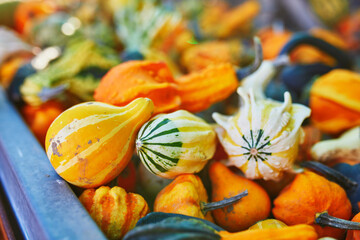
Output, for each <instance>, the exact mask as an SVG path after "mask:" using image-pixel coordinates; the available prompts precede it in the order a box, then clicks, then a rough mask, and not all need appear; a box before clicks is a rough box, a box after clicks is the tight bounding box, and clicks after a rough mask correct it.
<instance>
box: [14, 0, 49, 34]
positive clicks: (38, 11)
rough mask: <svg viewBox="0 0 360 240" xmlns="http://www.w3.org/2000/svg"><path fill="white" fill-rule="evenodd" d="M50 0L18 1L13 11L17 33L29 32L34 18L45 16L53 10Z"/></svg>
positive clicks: (34, 20)
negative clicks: (47, 0)
mask: <svg viewBox="0 0 360 240" xmlns="http://www.w3.org/2000/svg"><path fill="white" fill-rule="evenodd" d="M55 10H56V9H55V7H54V5H53V4H51V2H46V1H26V2H20V3H19V4H18V6H17V7H16V10H15V13H14V21H15V29H16V31H18V32H19V33H22V34H24V35H25V36H27V34H28V33H29V32H30V28H31V25H32V24H33V23H34V22H36V20H38V19H40V18H42V17H46V16H48V15H50V14H52V13H53V12H54V11H55Z"/></svg>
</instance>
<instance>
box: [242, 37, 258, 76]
mask: <svg viewBox="0 0 360 240" xmlns="http://www.w3.org/2000/svg"><path fill="white" fill-rule="evenodd" d="M254 44H255V60H254V62H253V64H251V65H250V66H248V67H245V68H241V69H238V70H236V77H237V79H238V80H239V81H240V80H242V79H243V78H245V77H247V76H249V75H250V74H252V73H253V72H255V71H256V70H257V69H258V68H259V67H260V65H261V63H262V61H263V50H262V47H261V42H260V39H259V38H258V37H254Z"/></svg>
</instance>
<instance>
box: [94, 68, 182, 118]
mask: <svg viewBox="0 0 360 240" xmlns="http://www.w3.org/2000/svg"><path fill="white" fill-rule="evenodd" d="M138 97H147V98H150V99H151V100H152V101H153V103H154V106H155V113H161V112H169V111H174V110H176V109H178V108H179V106H180V97H179V95H178V91H177V86H176V84H175V81H174V78H173V76H172V73H171V71H170V69H169V68H168V66H167V64H165V63H163V62H151V61H128V62H125V63H121V64H119V65H118V66H116V67H113V68H112V69H111V70H110V71H109V72H108V73H107V74H106V75H105V76H104V77H103V78H102V79H101V81H100V84H99V86H98V88H97V89H96V90H95V94H94V98H95V100H96V101H100V102H105V103H110V104H113V105H116V106H124V105H126V104H128V103H129V102H131V101H132V100H134V99H135V98H138Z"/></svg>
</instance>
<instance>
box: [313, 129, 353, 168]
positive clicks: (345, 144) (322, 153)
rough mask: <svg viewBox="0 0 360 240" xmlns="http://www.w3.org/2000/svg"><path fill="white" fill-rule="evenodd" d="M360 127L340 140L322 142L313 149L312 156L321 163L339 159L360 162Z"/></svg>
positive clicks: (346, 133) (342, 136)
mask: <svg viewBox="0 0 360 240" xmlns="http://www.w3.org/2000/svg"><path fill="white" fill-rule="evenodd" d="M359 136H360V126H356V127H354V128H352V129H350V130H348V131H346V132H345V133H343V134H342V135H341V136H340V137H339V138H335V139H329V140H324V141H320V142H318V143H316V144H314V145H313V146H312V148H311V156H312V158H313V159H314V160H316V161H320V162H330V161H332V160H335V159H339V158H346V159H352V160H358V161H359V160H360V147H359V146H360V137H359Z"/></svg>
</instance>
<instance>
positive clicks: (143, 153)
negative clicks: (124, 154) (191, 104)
mask: <svg viewBox="0 0 360 240" xmlns="http://www.w3.org/2000/svg"><path fill="white" fill-rule="evenodd" d="M215 136H216V134H215V132H214V131H213V130H212V128H211V126H210V125H208V124H207V123H206V122H205V121H203V120H202V119H201V118H199V117H197V116H195V115H193V114H191V113H189V112H187V111H184V110H179V111H176V112H173V113H170V114H161V115H158V116H156V117H155V118H153V119H151V120H150V121H149V122H147V123H146V124H144V125H143V127H142V128H141V129H140V131H139V133H138V136H137V139H136V151H137V154H138V155H139V157H140V159H141V161H142V162H143V164H144V165H145V167H146V168H147V169H148V170H149V171H150V172H152V173H153V174H155V175H161V176H164V177H166V176H167V173H169V172H171V171H177V170H174V169H175V167H176V166H178V164H179V162H180V161H192V163H191V164H184V162H182V165H181V166H182V167H181V169H182V170H184V171H186V170H188V171H190V172H191V165H193V166H196V165H197V163H196V159H197V156H198V155H201V160H199V161H204V160H205V161H206V160H208V159H209V158H211V157H212V155H213V152H214V151H213V150H212V149H210V152H211V153H210V154H209V153H208V152H209V149H202V144H204V143H208V142H209V141H213V142H214V146H213V148H214V149H215ZM212 138H213V140H212ZM208 145H210V146H211V144H206V145H205V146H208ZM201 149H202V150H203V151H202V150H201ZM204 156H205V157H204ZM207 156H208V157H207ZM189 163H190V162H189ZM184 166H185V167H184ZM178 169H180V168H178ZM184 173H185V172H184ZM179 174H180V173H179Z"/></svg>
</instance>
